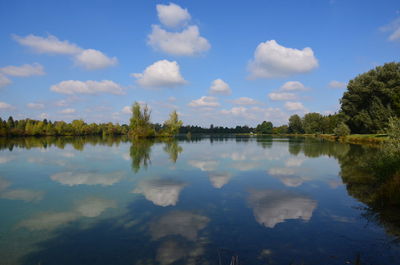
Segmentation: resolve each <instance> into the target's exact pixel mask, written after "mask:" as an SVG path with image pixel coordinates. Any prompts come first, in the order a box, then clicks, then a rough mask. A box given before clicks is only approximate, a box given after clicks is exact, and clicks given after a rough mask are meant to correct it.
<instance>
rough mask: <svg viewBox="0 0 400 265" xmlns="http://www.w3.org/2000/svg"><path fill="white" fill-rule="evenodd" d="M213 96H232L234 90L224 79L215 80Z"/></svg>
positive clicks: (211, 89) (212, 90)
mask: <svg viewBox="0 0 400 265" xmlns="http://www.w3.org/2000/svg"><path fill="white" fill-rule="evenodd" d="M210 93H211V94H221V95H230V94H232V89H231V88H230V87H229V85H228V84H227V83H226V82H225V81H224V80H222V79H219V78H218V79H215V80H214V81H213V82H212V84H211V87H210Z"/></svg>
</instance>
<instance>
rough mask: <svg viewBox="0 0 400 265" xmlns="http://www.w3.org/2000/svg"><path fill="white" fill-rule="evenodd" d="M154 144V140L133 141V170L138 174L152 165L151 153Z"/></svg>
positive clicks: (130, 152) (131, 151)
mask: <svg viewBox="0 0 400 265" xmlns="http://www.w3.org/2000/svg"><path fill="white" fill-rule="evenodd" d="M153 144H154V140H153V139H141V140H134V141H132V144H131V148H130V149H129V154H130V156H131V159H132V170H133V171H134V172H135V173H137V172H138V171H139V170H140V168H141V167H144V168H147V167H148V166H149V164H150V163H151V160H150V153H151V147H152V146H153Z"/></svg>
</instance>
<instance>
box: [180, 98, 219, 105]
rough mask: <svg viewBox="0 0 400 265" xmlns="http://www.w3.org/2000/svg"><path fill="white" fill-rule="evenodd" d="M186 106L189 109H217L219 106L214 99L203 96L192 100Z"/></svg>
mask: <svg viewBox="0 0 400 265" xmlns="http://www.w3.org/2000/svg"><path fill="white" fill-rule="evenodd" d="M188 105H189V106H190V107H218V106H219V105H220V104H219V102H218V101H217V98H215V97H209V96H203V97H201V98H199V99H194V100H192V101H191V102H190V103H189V104H188Z"/></svg>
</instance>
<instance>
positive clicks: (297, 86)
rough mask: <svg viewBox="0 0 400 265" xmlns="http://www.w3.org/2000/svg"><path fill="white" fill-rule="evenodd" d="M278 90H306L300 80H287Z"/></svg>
mask: <svg viewBox="0 0 400 265" xmlns="http://www.w3.org/2000/svg"><path fill="white" fill-rule="evenodd" d="M279 90H282V91H304V90H308V88H307V87H305V86H304V85H303V84H302V83H301V82H299V81H288V82H286V83H284V84H283V85H282V86H281V87H280V89H279Z"/></svg>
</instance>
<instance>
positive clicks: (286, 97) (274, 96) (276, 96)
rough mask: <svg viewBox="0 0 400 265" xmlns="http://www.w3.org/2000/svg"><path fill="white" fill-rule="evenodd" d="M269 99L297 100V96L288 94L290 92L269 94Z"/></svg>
mask: <svg viewBox="0 0 400 265" xmlns="http://www.w3.org/2000/svg"><path fill="white" fill-rule="evenodd" d="M268 97H269V98H270V99H271V100H273V101H279V100H295V99H297V95H296V94H293V93H288V92H271V93H269V94H268Z"/></svg>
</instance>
